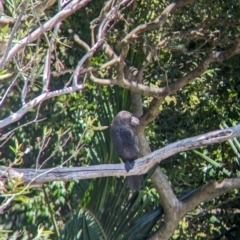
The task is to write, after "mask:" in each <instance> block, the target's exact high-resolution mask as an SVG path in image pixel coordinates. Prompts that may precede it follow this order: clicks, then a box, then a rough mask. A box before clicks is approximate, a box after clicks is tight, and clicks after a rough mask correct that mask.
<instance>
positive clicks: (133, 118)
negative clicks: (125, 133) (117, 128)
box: [131, 116, 140, 126]
mask: <svg viewBox="0 0 240 240" xmlns="http://www.w3.org/2000/svg"><path fill="white" fill-rule="evenodd" d="M131 124H132V125H133V126H138V125H139V124H140V121H139V119H138V118H136V117H133V116H132V117H131Z"/></svg>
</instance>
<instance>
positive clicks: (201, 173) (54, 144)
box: [0, 0, 240, 240]
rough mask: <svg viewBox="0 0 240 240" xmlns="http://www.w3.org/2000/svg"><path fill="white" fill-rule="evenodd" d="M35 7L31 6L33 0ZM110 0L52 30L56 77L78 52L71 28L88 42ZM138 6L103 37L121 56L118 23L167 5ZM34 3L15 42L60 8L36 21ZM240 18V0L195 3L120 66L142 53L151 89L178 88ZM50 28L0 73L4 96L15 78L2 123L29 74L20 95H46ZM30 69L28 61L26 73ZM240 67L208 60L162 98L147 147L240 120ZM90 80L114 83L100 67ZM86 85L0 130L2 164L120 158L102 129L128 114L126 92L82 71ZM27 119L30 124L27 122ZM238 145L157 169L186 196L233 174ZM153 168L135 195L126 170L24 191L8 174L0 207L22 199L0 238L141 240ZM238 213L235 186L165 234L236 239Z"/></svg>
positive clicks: (15, 11)
mask: <svg viewBox="0 0 240 240" xmlns="http://www.w3.org/2000/svg"><path fill="white" fill-rule="evenodd" d="M33 2H34V6H35V5H36V4H37V1H33ZM105 2H106V1H92V2H91V3H89V5H88V6H87V7H86V8H85V9H82V10H80V11H77V12H76V13H74V14H73V15H72V16H70V17H69V18H67V19H65V20H64V21H63V22H62V25H61V31H60V32H59V34H58V35H56V36H54V37H55V39H56V42H55V43H54V46H53V49H54V51H53V53H52V56H51V69H52V71H53V72H54V73H59V72H61V71H62V70H66V69H67V70H69V69H70V70H72V68H75V66H76V65H77V63H78V61H79V59H81V57H82V56H83V55H84V54H85V50H84V49H82V48H81V47H80V46H79V45H78V44H77V43H76V41H74V34H75V33H76V34H78V35H79V36H80V38H81V39H82V40H83V41H85V42H86V43H88V44H89V46H91V41H92V39H91V30H90V29H89V23H90V21H92V20H93V19H95V18H96V17H97V16H98V15H99V13H100V11H101V8H102V7H103V4H104V3H105ZM21 4H22V1H19V0H7V1H5V8H6V14H8V15H10V16H12V17H13V18H14V19H16V18H17V17H18V16H19V13H20V10H21ZM134 4H135V5H134V7H131V5H129V7H126V8H124V9H123V11H122V12H121V17H119V19H117V21H116V22H114V23H113V25H112V27H111V28H110V29H109V31H108V32H107V35H106V41H107V42H108V43H109V44H110V45H111V46H112V48H113V49H114V51H115V52H116V53H117V54H118V53H119V52H120V51H121V39H122V38H123V37H124V36H126V34H127V32H126V31H125V29H124V24H125V23H127V25H128V27H129V32H130V31H131V30H133V29H134V28H136V27H137V26H139V24H143V23H147V22H149V21H153V20H155V19H156V18H157V17H158V16H159V15H160V13H161V12H162V11H163V10H164V9H165V8H166V6H167V5H168V4H169V2H167V1H160V2H159V1H143V0H139V1H135V3H134ZM34 6H32V1H28V6H27V11H28V12H27V16H26V17H25V18H24V21H23V22H21V25H20V27H19V29H18V31H17V32H16V34H15V35H14V39H13V43H14V44H15V43H18V42H19V40H20V39H21V38H23V37H25V36H26V35H28V34H29V31H30V30H31V31H32V30H33V29H35V28H36V24H37V25H38V24H41V23H43V22H45V21H46V20H48V19H50V17H51V16H53V15H54V14H55V12H56V7H55V6H53V7H51V9H48V10H47V11H48V12H47V13H46V14H45V15H44V16H36V14H34V13H33V12H32V9H33V7H34ZM128 13H131V15H130V19H128V18H126V16H127V14H128ZM239 14H240V9H239V6H238V1H215V2H214V1H212V2H210V1H203V0H201V1H196V3H195V4H194V5H191V6H187V7H184V8H183V9H182V10H181V11H176V12H174V14H172V15H171V16H169V18H168V20H167V22H166V24H165V25H164V27H161V28H160V29H159V30H158V31H148V32H145V33H144V34H140V35H139V36H138V37H137V38H136V39H135V40H134V41H133V42H131V44H130V51H129V53H128V56H127V61H128V62H129V63H130V64H132V65H133V66H135V67H141V66H142V64H143V62H144V61H145V59H146V56H147V54H148V53H149V52H152V53H153V54H152V59H151V63H150V64H149V65H148V67H147V68H146V69H145V70H144V72H143V79H144V81H143V83H144V84H145V85H148V86H155V87H166V86H168V84H171V83H176V82H177V81H179V79H180V78H181V77H182V76H185V75H186V74H188V73H189V72H190V71H192V70H193V69H195V68H196V67H197V66H198V65H199V64H200V63H201V61H202V60H203V59H204V58H205V57H206V56H208V54H209V53H212V52H213V51H219V50H225V49H227V48H228V47H229V46H231V42H232V41H233V40H234V39H235V38H237V37H238V35H239V26H238V23H239ZM9 29H10V27H9V26H8V25H6V26H5V27H3V28H1V31H0V39H3V38H4V40H8V39H9ZM70 29H71V31H70ZM52 35H53V33H52V32H51V31H49V32H48V33H45V35H44V36H43V37H40V38H39V39H38V40H37V41H35V42H34V43H31V44H28V45H27V46H26V47H25V48H24V49H23V50H21V51H19V52H18V53H17V55H16V58H15V60H14V61H16V62H17V64H13V62H10V63H9V64H8V65H7V66H6V69H4V70H1V71H0V81H1V82H0V83H1V88H0V99H2V98H3V95H4V93H5V92H6V90H7V88H8V86H9V85H8V84H9V81H10V80H11V79H10V80H9V78H10V76H12V75H13V74H14V73H18V74H19V80H18V81H17V84H16V85H15V87H14V88H13V89H12V91H11V92H10V93H9V97H8V99H7V100H6V101H5V102H4V107H3V108H1V112H0V116H1V119H3V118H5V117H7V116H9V115H11V113H12V112H15V111H17V110H18V109H20V108H21V107H22V104H23V99H22V95H21V91H20V90H19V89H22V87H23V86H24V84H25V81H26V79H29V81H30V84H29V94H28V96H27V99H26V101H28V100H31V99H34V98H35V97H36V96H38V95H39V94H40V93H41V92H42V88H43V83H42V77H43V72H44V62H45V56H46V52H47V50H48V47H49V40H50V38H51V37H52ZM209 36H211V37H209ZM163 40H164V41H165V43H164V44H165V45H164V48H163V47H162V46H163V45H161V44H163ZM106 61H107V57H106V56H105V54H104V53H103V52H102V51H101V50H99V51H98V52H97V53H96V54H95V55H94V57H93V58H92V59H91V63H90V65H91V66H94V67H97V66H102V65H103V64H104V63H105V62H106ZM26 64H29V65H28V67H27V68H26V69H25V68H24V67H25V66H26ZM16 66H18V67H16ZM239 71H240V69H239V56H237V57H234V58H232V59H229V60H227V61H224V62H223V63H215V64H212V65H210V67H209V69H208V70H207V71H206V72H205V73H204V74H202V75H201V76H198V77H196V78H195V79H194V81H192V82H190V83H189V84H188V85H187V86H185V87H184V88H183V89H181V90H179V91H178V93H177V94H176V95H174V96H173V95H169V96H167V98H165V101H164V103H163V104H162V106H161V107H160V114H159V116H158V118H157V119H156V120H155V121H154V122H153V123H152V124H150V125H148V126H147V128H146V134H147V137H148V140H149V143H150V145H151V148H152V150H156V149H159V148H161V147H163V146H166V145H167V144H169V143H172V142H174V141H177V140H179V139H184V138H186V137H190V136H194V135H197V134H202V133H204V132H208V131H211V130H214V129H218V128H219V126H220V127H221V128H226V127H227V124H228V125H229V126H232V125H234V124H235V123H237V122H239V112H240V111H239V110H240V109H239V89H240V87H239V86H240V82H239ZM96 75H97V76H99V77H102V78H113V77H116V69H115V68H114V67H113V68H107V69H104V70H101V71H98V72H96ZM54 76H55V77H53V76H51V83H50V86H49V89H50V90H57V89H61V88H62V87H63V86H65V85H66V84H67V82H68V81H69V79H70V75H68V74H65V75H62V76H60V77H56V75H54ZM2 79H3V80H2ZM83 81H84V82H85V89H84V91H82V92H78V93H72V94H69V95H62V96H60V97H56V98H55V99H49V100H48V101H46V102H43V103H41V104H40V106H39V107H36V108H35V109H33V110H31V111H30V112H29V113H28V114H26V115H25V116H24V117H23V118H22V119H21V120H20V121H18V122H17V123H15V124H12V125H10V126H8V127H6V128H5V129H3V130H2V131H3V134H6V133H8V132H10V131H12V130H13V129H16V131H14V132H13V133H12V135H9V136H10V137H9V138H7V139H3V140H2V141H1V164H2V165H4V166H14V167H21V168H36V170H37V169H38V168H40V167H41V168H42V167H44V168H47V167H48V168H50V167H56V166H60V165H64V166H87V165H97V164H103V163H118V162H120V160H119V158H118V156H117V155H116V153H115V152H114V150H113V148H112V146H111V141H110V134H109V129H108V127H109V125H110V123H111V120H112V118H113V116H114V115H116V113H117V112H119V111H120V110H122V109H125V110H131V98H130V93H129V91H127V90H124V89H120V88H119V87H116V86H109V87H103V86H97V85H95V84H93V83H91V82H90V81H88V77H86V79H85V78H84V79H83V78H82V77H80V79H79V82H83ZM150 101H151V99H150V98H146V97H145V98H144V99H143V106H144V107H145V108H148V106H149V103H150ZM33 120H35V121H33ZM40 120H41V121H40ZM31 121H33V122H32V124H30V122H31ZM26 123H29V124H27V125H23V124H26ZM21 125H23V126H21ZM20 126H21V127H20ZM239 150H240V144H239V140H238V138H235V139H232V140H229V141H228V142H227V143H221V144H218V145H214V146H209V147H207V148H204V149H200V150H198V151H192V152H185V153H180V154H178V155H176V156H173V157H171V158H170V159H167V160H166V161H165V162H164V163H163V164H161V167H162V170H163V171H164V172H165V173H166V175H167V176H168V179H169V181H170V182H171V184H172V187H173V190H174V192H175V193H176V195H177V196H178V197H179V198H181V199H184V197H186V196H187V195H189V194H190V193H192V192H193V191H194V190H195V189H196V188H198V187H199V186H202V185H204V184H206V183H208V182H211V181H216V180H222V179H225V178H228V177H230V176H233V177H239V176H240V169H239ZM149 175H151V173H149ZM149 175H148V176H144V186H143V187H142V189H141V191H139V192H138V193H133V194H132V193H129V191H128V189H127V188H126V184H125V180H124V178H122V177H121V178H115V177H111V178H110V177H109V178H99V179H93V180H82V181H72V182H69V183H63V182H53V183H49V184H44V185H43V186H38V188H35V187H34V186H31V187H27V188H26V186H23V185H22V180H21V178H19V179H14V180H12V181H8V183H7V184H6V186H5V188H6V189H5V190H3V193H2V198H1V203H2V204H3V203H5V202H6V200H7V199H8V198H9V197H10V196H12V194H17V196H16V197H15V198H14V199H13V201H12V203H11V205H10V206H9V207H8V208H7V209H6V210H5V212H4V215H2V216H1V222H0V223H1V230H0V234H1V235H0V238H1V237H2V238H3V239H4V238H5V239H7V238H10V237H12V238H14V237H15V236H17V235H20V236H19V237H18V239H24V238H25V239H26V238H28V239H59V238H61V239H126V240H127V239H146V237H147V236H148V235H149V234H151V233H152V232H154V231H156V230H157V229H158V226H159V219H160V218H161V216H163V211H162V207H161V199H159V196H158V194H157V192H156V190H155V189H154V188H153V187H152V185H151V181H150V180H149V179H148V177H149ZM236 209H239V191H238V190H235V191H233V192H231V193H228V194H225V195H223V196H220V197H218V198H216V199H214V200H212V201H210V202H207V203H202V204H201V205H200V206H198V207H197V209H195V210H194V211H193V212H191V213H189V214H188V215H186V216H185V217H184V218H183V219H182V221H181V222H180V223H179V228H178V229H177V230H176V231H175V233H174V235H173V236H172V239H206V238H211V237H215V236H216V238H217V237H219V236H220V237H221V236H224V234H225V233H229V234H230V237H232V238H233V237H235V238H236V239H238V238H239V235H240V230H238V228H237V227H238V224H239V213H238V211H236ZM19 233H22V235H21V234H19ZM230 237H229V238H230ZM16 238H17V237H16Z"/></svg>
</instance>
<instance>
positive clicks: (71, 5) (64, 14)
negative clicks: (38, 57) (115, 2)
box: [0, 0, 91, 69]
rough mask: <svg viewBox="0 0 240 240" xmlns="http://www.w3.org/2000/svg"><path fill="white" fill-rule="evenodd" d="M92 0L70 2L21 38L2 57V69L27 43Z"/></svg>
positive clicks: (0, 65) (0, 63)
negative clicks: (4, 56)
mask: <svg viewBox="0 0 240 240" xmlns="http://www.w3.org/2000/svg"><path fill="white" fill-rule="evenodd" d="M90 1H91V0H82V1H78V0H74V1H72V2H71V3H69V4H68V5H67V6H66V7H65V8H64V9H62V10H61V11H60V12H59V13H57V14H56V15H55V16H54V17H52V18H51V19H50V20H49V21H47V22H46V23H45V24H43V25H42V26H41V27H39V28H38V29H36V30H35V31H33V32H32V33H30V34H29V35H28V36H26V37H25V38H23V39H22V40H20V41H19V42H18V43H17V44H16V45H15V46H14V47H13V48H12V49H11V50H10V51H9V53H8V54H7V57H6V59H5V58H2V59H1V60H0V69H2V68H3V67H4V66H5V65H6V64H7V63H8V62H9V61H10V60H11V59H12V58H13V57H14V56H15V55H16V54H17V52H18V51H19V50H20V49H22V48H23V47H25V46H26V45H27V44H29V43H31V42H33V41H35V40H36V39H37V38H38V37H39V36H40V35H41V34H42V33H44V32H46V31H49V30H50V29H52V28H53V27H54V26H55V25H56V24H57V23H59V22H60V21H62V20H63V19H65V18H67V17H68V16H70V15H71V14H73V13H74V12H75V11H77V10H79V9H80V8H82V7H84V6H85V5H86V4H87V3H89V2H90Z"/></svg>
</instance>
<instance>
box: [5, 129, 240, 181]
mask: <svg viewBox="0 0 240 240" xmlns="http://www.w3.org/2000/svg"><path fill="white" fill-rule="evenodd" d="M239 135H240V125H237V126H234V127H231V128H228V129H222V130H216V131H212V132H209V133H206V134H202V135H198V136H195V137H191V138H187V139H184V140H180V141H177V142H175V143H172V144H169V145H168V146H166V147H163V148H161V149H159V150H157V151H154V152H152V153H150V154H148V155H147V156H144V157H142V158H139V159H138V160H136V161H135V164H134V167H133V168H132V169H131V170H130V171H129V172H126V170H125V167H124V164H102V165H97V166H96V165H95V166H88V167H74V168H55V169H52V170H51V169H40V170H38V171H37V172H36V171H35V170H34V169H9V174H10V176H11V177H17V176H20V175H19V174H21V173H23V174H24V175H23V177H22V180H23V181H24V182H30V181H31V180H32V179H33V177H34V178H35V181H36V182H38V183H43V182H48V181H71V180H73V179H75V180H76V179H91V178H96V177H109V176H130V175H141V174H144V173H146V172H148V171H149V170H150V169H151V168H152V167H153V166H154V165H155V164H157V163H160V162H161V161H163V160H164V159H166V158H168V157H170V156H172V155H174V154H176V153H179V152H183V151H189V150H192V149H196V148H200V147H203V146H207V145H211V144H213V143H220V142H223V141H226V140H228V139H231V138H234V137H237V136H239ZM5 170H6V168H1V171H3V172H4V171H5ZM44 172H46V175H44ZM38 175H41V176H40V177H37V176H38Z"/></svg>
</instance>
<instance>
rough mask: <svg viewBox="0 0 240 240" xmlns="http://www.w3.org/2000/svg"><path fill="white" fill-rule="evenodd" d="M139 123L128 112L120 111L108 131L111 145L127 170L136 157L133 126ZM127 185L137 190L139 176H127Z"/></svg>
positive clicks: (139, 184)
mask: <svg viewBox="0 0 240 240" xmlns="http://www.w3.org/2000/svg"><path fill="white" fill-rule="evenodd" d="M137 125H139V119H138V118H136V117H134V116H133V115H132V114H131V113H130V112H127V111H121V112H119V113H118V114H117V116H116V117H115V118H114V119H113V121H112V124H111V127H110V133H111V139H112V143H113V147H114V149H115V150H116V152H117V153H118V155H119V157H120V158H121V159H122V160H123V162H124V163H125V169H126V171H127V172H128V171H129V170H130V169H131V168H132V167H133V165H134V162H133V161H134V160H136V159H137V158H138V153H139V148H138V138H137V134H136V129H135V127H136V126H137ZM127 180H128V186H129V187H130V188H131V189H132V190H138V189H139V188H140V186H141V176H136V175H135V176H128V177H127Z"/></svg>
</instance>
